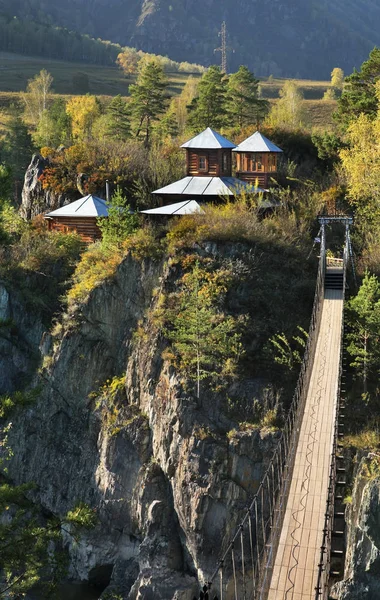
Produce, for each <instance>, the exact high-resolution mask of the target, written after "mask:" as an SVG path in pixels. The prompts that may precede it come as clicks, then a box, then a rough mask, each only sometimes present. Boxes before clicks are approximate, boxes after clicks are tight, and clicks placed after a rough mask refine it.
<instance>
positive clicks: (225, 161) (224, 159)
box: [222, 152, 228, 173]
mask: <svg viewBox="0 0 380 600" xmlns="http://www.w3.org/2000/svg"><path fill="white" fill-rule="evenodd" d="M222 171H223V173H227V171H228V154H227V152H223V154H222Z"/></svg>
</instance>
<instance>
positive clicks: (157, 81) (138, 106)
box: [129, 60, 167, 146]
mask: <svg viewBox="0 0 380 600" xmlns="http://www.w3.org/2000/svg"><path fill="white" fill-rule="evenodd" d="M166 88H167V79H166V77H165V73H164V71H163V69H162V67H160V66H159V64H158V63H157V62H156V61H155V60H149V61H142V64H141V65H140V67H139V74H138V77H137V81H136V83H135V84H134V85H130V86H129V91H130V94H131V111H132V117H133V120H134V130H135V135H136V137H140V136H142V137H143V139H144V144H145V146H149V145H150V140H151V134H152V125H153V123H154V121H157V120H158V119H159V117H160V115H161V114H162V113H163V112H164V111H165V105H166Z"/></svg>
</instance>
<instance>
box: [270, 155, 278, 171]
mask: <svg viewBox="0 0 380 600" xmlns="http://www.w3.org/2000/svg"><path fill="white" fill-rule="evenodd" d="M269 170H270V171H277V157H276V155H275V154H270V155H269Z"/></svg>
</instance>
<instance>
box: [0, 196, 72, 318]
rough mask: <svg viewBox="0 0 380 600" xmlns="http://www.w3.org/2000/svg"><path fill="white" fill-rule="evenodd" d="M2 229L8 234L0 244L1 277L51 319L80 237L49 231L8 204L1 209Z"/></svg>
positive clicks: (69, 271)
mask: <svg viewBox="0 0 380 600" xmlns="http://www.w3.org/2000/svg"><path fill="white" fill-rule="evenodd" d="M0 229H1V230H2V231H3V232H4V233H3V235H4V237H5V239H4V241H5V243H3V245H2V246H0V278H1V279H3V280H4V281H5V282H7V283H8V284H9V285H11V286H13V287H14V288H15V289H16V290H17V292H18V293H20V294H21V295H22V297H23V299H24V300H25V302H26V304H27V305H28V306H29V307H31V308H33V310H35V311H37V312H39V313H40V314H41V315H42V316H43V318H44V319H46V320H49V319H50V318H51V316H52V315H53V314H54V312H55V311H57V310H58V308H59V305H60V296H61V294H62V293H63V292H64V290H65V286H66V282H67V280H68V278H69V277H70V275H71V273H72V271H73V268H74V265H75V263H76V261H77V260H78V258H79V255H80V252H81V249H82V242H81V239H80V237H79V236H78V235H77V234H75V233H70V234H63V233H56V232H49V231H47V229H46V225H45V223H44V222H43V220H42V221H41V220H39V219H37V220H35V221H34V222H33V223H26V222H25V221H23V220H22V219H21V218H20V217H19V216H18V214H17V212H16V211H15V210H14V209H12V208H11V207H9V206H7V207H6V208H4V209H3V211H2V212H1V213H0Z"/></svg>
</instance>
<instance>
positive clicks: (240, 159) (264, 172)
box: [233, 131, 282, 189]
mask: <svg viewBox="0 0 380 600" xmlns="http://www.w3.org/2000/svg"><path fill="white" fill-rule="evenodd" d="M233 152H234V154H235V156H236V176H237V177H238V178H239V179H241V180H242V181H246V182H247V183H251V184H253V185H254V184H255V182H256V181H258V185H259V186H260V187H262V188H265V189H267V188H268V187H269V186H270V181H271V177H274V176H275V173H277V163H278V155H279V154H280V153H282V150H281V148H278V146H276V145H275V144H273V142H271V141H270V140H268V138H266V137H265V136H264V135H263V134H262V133H260V132H259V131H256V132H255V133H254V134H253V135H251V137H249V138H247V139H246V140H244V142H242V143H241V144H239V146H237V147H235V148H234V149H233Z"/></svg>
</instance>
